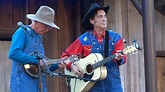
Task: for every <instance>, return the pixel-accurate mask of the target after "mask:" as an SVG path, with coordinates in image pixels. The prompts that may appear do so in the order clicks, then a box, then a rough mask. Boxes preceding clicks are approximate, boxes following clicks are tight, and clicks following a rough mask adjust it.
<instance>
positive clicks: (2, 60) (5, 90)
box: [0, 41, 11, 92]
mask: <svg viewBox="0 0 165 92" xmlns="http://www.w3.org/2000/svg"><path fill="white" fill-rule="evenodd" d="M9 45H10V41H0V73H1V75H0V83H1V85H0V89H1V92H9V82H10V71H11V60H9V59H8V57H7V56H8V51H9Z"/></svg>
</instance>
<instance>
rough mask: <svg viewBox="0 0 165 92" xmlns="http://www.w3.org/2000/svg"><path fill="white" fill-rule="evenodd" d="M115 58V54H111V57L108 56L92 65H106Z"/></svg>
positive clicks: (96, 66)
mask: <svg viewBox="0 0 165 92" xmlns="http://www.w3.org/2000/svg"><path fill="white" fill-rule="evenodd" d="M114 58H115V55H111V56H109V57H107V58H105V59H103V60H101V61H99V62H96V63H95V64H93V65H92V67H93V69H96V68H98V67H100V66H103V65H105V64H106V63H107V62H109V61H111V60H113V59H114Z"/></svg>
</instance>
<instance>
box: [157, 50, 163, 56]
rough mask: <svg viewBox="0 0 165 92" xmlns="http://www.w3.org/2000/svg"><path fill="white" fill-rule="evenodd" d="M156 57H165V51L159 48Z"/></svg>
mask: <svg viewBox="0 0 165 92" xmlns="http://www.w3.org/2000/svg"><path fill="white" fill-rule="evenodd" d="M156 57H165V51H160V50H157V51H156Z"/></svg>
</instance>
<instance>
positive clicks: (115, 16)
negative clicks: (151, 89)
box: [0, 0, 165, 92]
mask: <svg viewBox="0 0 165 92" xmlns="http://www.w3.org/2000/svg"><path fill="white" fill-rule="evenodd" d="M139 1H140V0H139ZM92 2H97V3H99V4H101V5H107V4H110V10H109V13H108V16H107V17H108V27H107V29H112V30H113V31H116V32H119V33H120V34H121V35H122V37H123V38H124V39H125V40H126V41H127V45H131V44H132V38H133V37H134V38H136V39H137V41H138V43H139V45H140V46H141V47H142V48H143V45H144V44H145V43H143V30H142V17H141V15H140V14H139V13H138V12H137V10H136V9H135V7H134V6H133V4H132V3H131V2H130V0H69V1H68V0H39V1H38V0H0V10H1V12H2V13H1V14H0V40H1V41H0V65H1V68H0V72H1V75H3V76H1V77H0V83H1V84H3V85H1V86H0V89H1V90H2V92H8V91H9V89H8V88H9V79H10V68H11V67H10V65H11V62H8V61H10V60H9V59H8V58H7V53H8V48H9V45H10V38H11V34H12V33H13V32H14V31H15V29H16V28H17V25H16V23H17V22H18V21H21V22H23V23H25V24H29V23H30V21H29V20H28V19H27V18H26V17H25V16H26V14H27V13H35V11H36V10H37V9H38V8H39V6H40V5H48V6H50V7H52V8H53V9H54V10H55V23H56V24H57V25H58V26H59V27H60V30H56V29H53V30H51V31H50V32H48V33H47V34H45V35H44V36H45V37H46V38H47V39H44V44H45V51H46V56H47V57H48V58H60V55H61V53H62V52H63V50H64V49H65V48H67V47H68V46H69V44H70V43H71V42H73V41H74V40H75V39H76V38H77V37H78V36H79V35H80V34H81V33H83V32H85V30H83V29H82V27H81V19H82V17H83V16H84V14H85V13H86V12H87V10H88V7H89V5H90V3H92ZM139 3H140V2H139ZM164 35H165V17H164V16H163V15H161V14H160V13H159V12H157V11H156V10H155V40H156V41H155V42H156V50H165V42H164V39H165V37H164ZM4 40H9V41H4ZM4 61H5V62H4ZM144 62H145V61H144V53H143V50H142V51H141V52H139V53H137V54H134V55H127V63H126V64H125V65H122V66H121V67H120V70H121V78H122V84H123V89H124V92H145V76H144ZM164 62H165V59H164V57H157V71H158V72H157V77H158V78H157V79H158V92H164V91H165V89H164V87H163V86H165V77H164V76H165V71H164V67H163V66H165V63H164ZM4 65H5V66H4ZM56 72H63V69H60V70H57V71H56ZM148 77H149V76H148ZM47 87H48V92H67V86H66V83H65V79H64V78H62V77H58V76H54V77H50V76H47Z"/></svg>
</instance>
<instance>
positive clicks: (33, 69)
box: [23, 51, 79, 77]
mask: <svg viewBox="0 0 165 92" xmlns="http://www.w3.org/2000/svg"><path fill="white" fill-rule="evenodd" d="M30 55H32V56H35V57H36V58H37V59H38V60H42V59H46V60H47V61H48V62H47V63H46V64H45V63H44V62H43V63H44V66H47V67H41V75H45V74H46V73H48V71H49V70H47V69H49V68H50V66H51V65H52V64H58V63H63V62H64V61H65V60H67V58H62V59H49V58H47V57H46V56H44V55H43V54H41V53H38V52H37V51H34V52H33V53H30ZM68 59H70V60H71V61H76V60H79V58H78V56H77V55H71V56H70V57H69V58H68ZM23 67H24V69H25V71H26V72H27V74H29V75H30V76H32V77H39V72H40V71H39V67H38V65H36V64H24V65H23Z"/></svg>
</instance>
